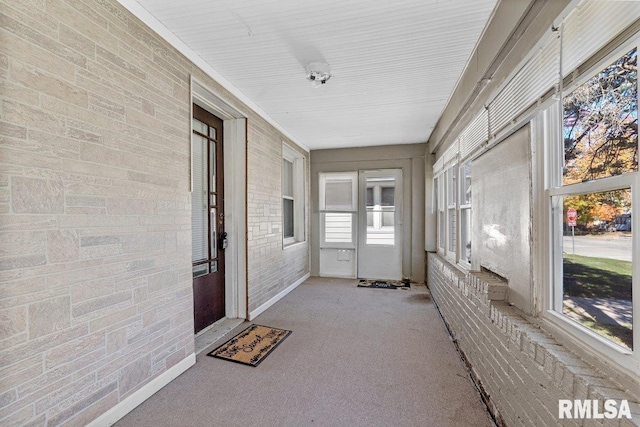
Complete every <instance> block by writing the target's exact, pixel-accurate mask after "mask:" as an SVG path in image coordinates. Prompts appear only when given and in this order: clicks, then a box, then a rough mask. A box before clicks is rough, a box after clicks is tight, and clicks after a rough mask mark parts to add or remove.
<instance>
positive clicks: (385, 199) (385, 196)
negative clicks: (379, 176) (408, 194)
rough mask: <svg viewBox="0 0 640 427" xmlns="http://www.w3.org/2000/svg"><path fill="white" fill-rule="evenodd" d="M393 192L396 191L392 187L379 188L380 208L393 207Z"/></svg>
mask: <svg viewBox="0 0 640 427" xmlns="http://www.w3.org/2000/svg"><path fill="white" fill-rule="evenodd" d="M395 190H396V189H395V188H394V187H382V188H381V194H380V204H381V205H382V206H395V202H394V199H393V197H394V193H395Z"/></svg>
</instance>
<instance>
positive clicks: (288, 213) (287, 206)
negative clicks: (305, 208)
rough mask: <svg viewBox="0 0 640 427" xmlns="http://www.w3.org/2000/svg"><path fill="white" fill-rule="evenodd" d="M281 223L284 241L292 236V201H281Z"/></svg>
mask: <svg viewBox="0 0 640 427" xmlns="http://www.w3.org/2000/svg"><path fill="white" fill-rule="evenodd" d="M282 216H283V220H282V223H283V224H284V230H283V233H284V237H285V239H286V238H288V237H294V236H293V200H291V199H282Z"/></svg>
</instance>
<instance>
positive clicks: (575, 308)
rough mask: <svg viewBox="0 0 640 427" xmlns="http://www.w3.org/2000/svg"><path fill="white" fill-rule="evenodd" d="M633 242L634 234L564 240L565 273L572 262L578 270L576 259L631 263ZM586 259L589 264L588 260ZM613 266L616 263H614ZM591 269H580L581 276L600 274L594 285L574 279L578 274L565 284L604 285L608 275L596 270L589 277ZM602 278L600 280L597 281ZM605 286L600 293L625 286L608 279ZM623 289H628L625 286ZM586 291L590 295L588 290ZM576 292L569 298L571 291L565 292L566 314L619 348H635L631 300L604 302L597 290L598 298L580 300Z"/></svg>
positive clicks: (610, 297) (579, 237) (595, 277)
mask: <svg viewBox="0 0 640 427" xmlns="http://www.w3.org/2000/svg"><path fill="white" fill-rule="evenodd" d="M631 240H632V239H631V233H624V234H623V233H607V234H604V235H593V236H575V237H572V236H564V237H563V252H564V254H565V269H567V268H569V266H571V264H566V263H567V262H569V260H570V259H573V260H574V264H573V269H575V267H576V264H575V262H576V259H579V256H583V257H592V258H594V259H602V258H606V259H611V260H619V261H626V262H631V260H632V248H631ZM573 255H577V256H578V258H576V257H573ZM567 257H568V258H567ZM582 259H583V260H586V258H582ZM616 262H618V261H616ZM611 263H613V261H612V262H611ZM573 269H572V271H573ZM588 269H589V267H587V264H585V265H584V266H583V267H580V268H579V271H578V272H577V273H582V272H584V273H585V274H597V276H591V277H593V280H594V281H593V282H591V280H588V281H587V282H586V283H585V282H582V280H584V275H582V274H578V275H577V276H574V275H573V274H574V273H568V274H570V277H571V278H570V277H565V280H572V281H574V280H577V281H578V282H582V283H583V285H584V286H588V285H589V284H595V283H597V281H601V280H602V279H603V278H604V277H605V275H606V274H607V272H606V271H602V273H596V270H593V269H592V270H591V273H587V271H588ZM609 273H610V272H609ZM565 274H567V271H565ZM598 276H600V277H599V278H597V277H598ZM611 277H614V276H611ZM629 279H630V277H629ZM605 282H606V283H605ZM605 282H601V284H600V285H598V287H597V288H596V289H597V290H600V289H601V290H602V291H603V292H604V291H605V287H607V286H608V285H612V286H614V287H615V286H619V285H622V284H621V283H619V282H618V281H617V280H615V279H614V280H613V281H611V279H609V280H608V281H607V280H606V279H605ZM566 286H568V285H566ZM622 286H623V287H624V286H625V285H622ZM630 286H631V284H630V283H629V287H630ZM583 289H584V290H585V291H586V289H587V288H583ZM574 291H575V289H572V291H569V294H567V290H565V295H564V298H563V299H564V302H563V312H564V313H565V314H566V315H567V316H569V317H570V318H572V319H574V320H576V321H577V322H579V323H582V324H584V325H585V326H587V327H589V328H591V329H593V330H595V331H596V332H598V333H600V334H602V335H604V336H606V337H607V338H609V339H611V340H612V341H614V342H617V343H618V344H621V345H623V346H625V347H628V348H632V345H633V339H632V334H631V329H632V324H633V322H632V316H633V309H632V301H631V298H629V299H627V298H624V299H621V298H615V297H613V296H609V297H607V298H602V297H598V291H596V290H594V294H592V295H589V296H586V295H583V296H578V295H576V294H575V293H574Z"/></svg>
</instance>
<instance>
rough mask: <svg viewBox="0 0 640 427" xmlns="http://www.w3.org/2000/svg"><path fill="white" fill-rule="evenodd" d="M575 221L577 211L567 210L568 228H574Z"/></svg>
mask: <svg viewBox="0 0 640 427" xmlns="http://www.w3.org/2000/svg"><path fill="white" fill-rule="evenodd" d="M576 219H578V211H576V210H575V209H574V208H569V209H568V210H567V223H568V225H569V227H575V226H576V225H577V224H576Z"/></svg>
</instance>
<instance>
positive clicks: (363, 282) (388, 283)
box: [358, 279, 411, 291]
mask: <svg viewBox="0 0 640 427" xmlns="http://www.w3.org/2000/svg"><path fill="white" fill-rule="evenodd" d="M358 287H359V288H373V289H402V290H405V291H406V290H409V289H411V284H410V282H409V279H405V280H402V281H400V280H367V279H360V283H358Z"/></svg>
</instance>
